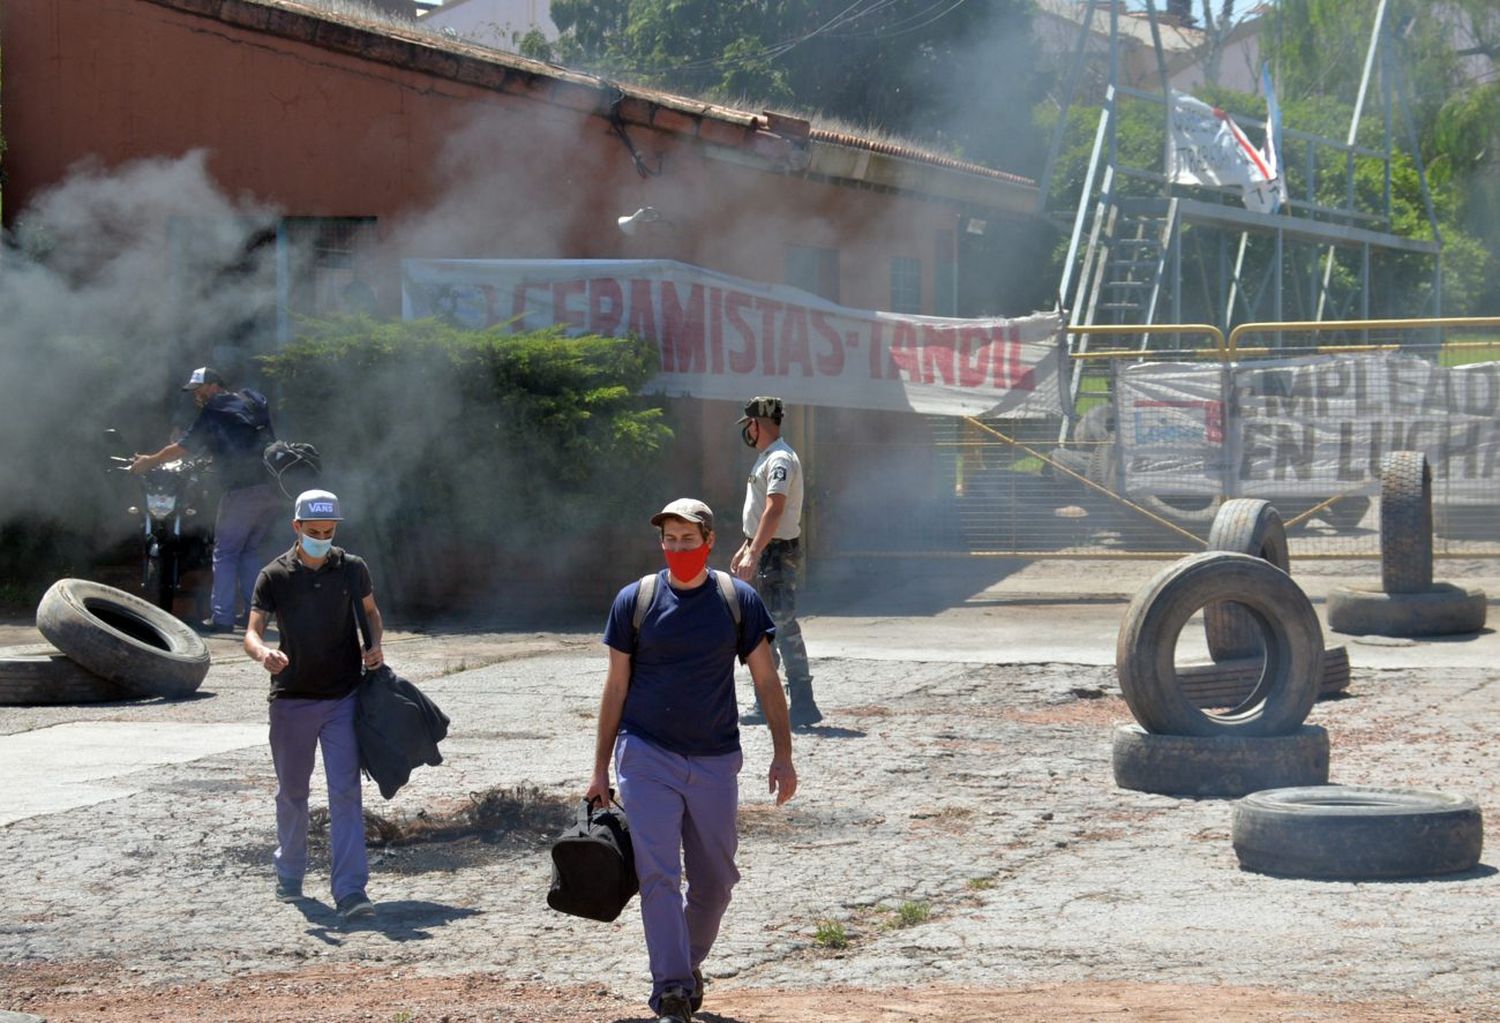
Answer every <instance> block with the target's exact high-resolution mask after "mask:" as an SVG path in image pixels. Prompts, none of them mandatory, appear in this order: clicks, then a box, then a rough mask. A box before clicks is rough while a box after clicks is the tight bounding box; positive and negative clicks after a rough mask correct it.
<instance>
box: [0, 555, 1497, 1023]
mask: <svg viewBox="0 0 1500 1023" xmlns="http://www.w3.org/2000/svg"><path fill="white" fill-rule="evenodd" d="M1068 567H1069V569H1070V570H1071V571H1073V572H1074V573H1075V575H1074V576H1073V577H1072V580H1071V581H1070V580H1069V579H1067V578H1063V577H1061V574H1060V573H1061V571H1062V570H1061V569H1053V570H1052V571H1051V573H1048V572H1045V571H1044V572H1042V573H1040V574H1032V575H1028V574H1026V573H1016V574H1015V575H1012V576H1009V577H1007V578H1005V579H1002V580H997V581H996V582H995V584H994V585H991V586H989V587H988V588H980V589H975V588H974V587H972V586H970V587H969V589H971V590H974V592H970V593H968V594H967V595H964V594H962V593H960V594H959V596H958V597H957V598H955V597H953V595H951V594H949V595H947V596H946V597H944V599H943V600H940V601H936V603H935V606H934V607H927V606H926V604H925V595H923V594H917V595H913V594H908V595H907V596H908V598H909V599H906V600H904V602H903V601H896V602H894V603H882V600H881V597H880V594H879V593H871V592H862V596H861V598H860V599H859V600H858V601H855V600H850V601H848V602H846V603H845V604H844V605H843V606H839V607H835V606H834V605H833V604H832V603H830V602H828V601H825V602H824V603H823V604H822V605H821V606H822V608H824V609H825V613H824V614H822V615H813V616H810V617H809V618H808V620H807V624H806V626H805V629H806V631H807V634H808V637H809V646H810V649H811V652H812V654H813V657H814V671H815V674H816V685H817V692H818V699H819V702H820V704H822V706H823V708H824V711H825V713H826V714H827V719H826V721H825V722H824V724H823V726H820V727H818V728H814V729H809V730H805V731H802V732H799V733H798V734H797V736H796V739H795V743H796V749H795V752H796V757H797V762H798V769H799V772H800V774H801V788H800V790H799V793H798V795H797V798H796V799H795V800H794V801H793V802H792V803H790V804H788V805H787V806H786V807H784V808H780V809H778V808H776V807H775V806H774V805H772V802H771V800H770V798H769V796H768V795H767V794H766V792H765V787H766V785H765V769H766V765H767V761H768V756H769V741H768V739H767V737H766V735H765V733H764V732H763V731H747V734H746V739H745V745H746V766H745V770H744V773H743V774H742V775H741V789H742V803H743V810H742V826H741V855H740V866H741V870H742V872H743V880H742V881H741V883H740V885H739V887H738V888H737V889H736V891H735V901H734V903H733V905H732V906H731V907H730V910H729V914H728V916H727V918H726V921H725V926H724V930H723V932H722V935H721V937H720V940H719V943H718V945H717V946H716V947H715V950H714V954H713V957H712V958H711V960H710V961H709V963H708V964H707V973H708V975H709V977H710V980H711V982H710V985H709V988H708V997H707V1001H706V1003H705V1007H704V1014H703V1017H702V1018H704V1019H707V1020H710V1021H742V1023H750V1021H771V1023H775V1021H781V1020H787V1021H791V1020H813V1021H828V1023H834V1021H881V1023H884V1021H888V1020H889V1021H897V1020H918V1019H920V1020H952V1021H963V1023H969V1021H973V1023H978V1021H981V1020H1094V1019H1098V1020H1105V1019H1110V1020H1114V1019H1121V1018H1130V1019H1137V1020H1179V1019H1181V1020H1186V1019H1200V1018H1205V1017H1207V1018H1213V1017H1218V1018H1221V1019H1227V1020H1254V1021H1259V1020H1267V1021H1269V1020H1289V1019H1318V1020H1350V1021H1353V1020H1358V1021H1375V1020H1381V1021H1389V1020H1395V1021H1407V1020H1438V1019H1443V1020H1455V1019H1457V1020H1488V1019H1500V985H1497V984H1496V983H1495V978H1496V977H1497V976H1500V939H1497V938H1496V936H1495V935H1496V934H1497V932H1500V929H1497V923H1500V921H1497V917H1500V875H1497V873H1496V871H1495V869H1494V867H1493V866H1492V865H1491V863H1492V861H1493V856H1492V855H1491V854H1488V853H1487V854H1486V855H1485V856H1483V857H1482V858H1481V865H1480V867H1479V868H1477V869H1475V870H1473V871H1470V872H1468V873H1465V874H1460V875H1455V876H1451V877H1446V878H1435V879H1429V880H1425V881H1410V882H1394V883H1349V882H1312V881H1296V880H1285V879H1275V878H1269V877H1264V876H1261V875H1256V874H1251V873H1247V872H1243V871H1241V870H1239V869H1238V866H1237V863H1236V860H1235V857H1234V853H1233V849H1232V847H1231V845H1230V842H1229V826H1230V814H1231V804H1230V803H1229V802H1228V801H1223V800H1188V799H1175V798H1170V797H1165V796H1157V795H1147V794H1142V793H1137V792H1130V791H1123V790H1120V789H1117V788H1116V787H1115V786H1114V783H1113V778H1112V775H1111V769H1110V738H1111V727H1112V725H1113V723H1115V722H1117V721H1123V720H1127V719H1128V717H1129V713H1128V711H1127V710H1126V708H1125V706H1124V704H1123V702H1122V701H1121V700H1120V699H1119V693H1118V689H1117V687H1116V684H1115V678H1114V671H1113V668H1112V666H1111V662H1112V660H1113V644H1114V638H1115V630H1116V629H1117V627H1118V623H1119V615H1120V611H1121V609H1122V607H1123V600H1122V599H1121V597H1123V596H1124V595H1125V593H1128V592H1129V591H1130V590H1131V589H1132V588H1133V579H1134V578H1135V577H1139V576H1141V572H1142V571H1143V570H1140V569H1136V568H1134V567H1128V568H1126V569H1124V570H1123V572H1122V574H1118V575H1111V576H1108V578H1109V579H1110V580H1111V585H1112V586H1117V587H1118V588H1119V590H1120V591H1121V592H1104V593H1098V594H1096V596H1095V597H1094V598H1093V599H1084V600H1078V601H1072V602H1069V601H1064V600H1060V599H1054V597H1053V596H1052V590H1053V589H1054V587H1055V588H1056V589H1057V590H1058V591H1059V592H1061V591H1065V590H1066V589H1067V588H1068V587H1069V586H1072V587H1073V588H1074V590H1075V592H1076V591H1077V589H1078V588H1079V584H1078V582H1077V576H1076V573H1077V571H1078V569H1079V567H1080V566H1077V565H1071V566H1068ZM1052 573H1056V576H1054V574H1052ZM1132 573H1134V576H1133V575H1132ZM1449 577H1450V578H1451V577H1452V576H1451V573H1450V576H1449ZM1101 578H1104V576H1101ZM1337 581H1338V580H1337V579H1329V580H1323V581H1319V582H1317V583H1314V584H1309V592H1310V593H1312V592H1313V590H1314V586H1319V587H1321V586H1322V585H1323V584H1324V582H1326V583H1327V584H1329V585H1331V584H1333V583H1335V582H1337ZM1095 589H1096V590H1097V589H1099V587H1095ZM1492 592H1494V591H1492ZM1315 599H1317V598H1316V596H1315ZM936 604H941V605H943V606H941V607H937V606H936ZM882 612H886V613H882ZM1043 622H1045V623H1046V628H1043V627H1042V625H1041V624H1040V623H1043ZM1049 630H1051V631H1049ZM1044 634H1045V635H1047V636H1051V635H1054V634H1056V635H1059V636H1066V637H1068V638H1067V639H1066V640H1050V639H1049V640H1045V641H1043V639H1042V638H1041V637H1042V636H1043V635H1044ZM0 640H3V641H4V642H6V643H21V642H34V641H35V640H34V636H31V637H28V635H27V631H26V630H25V629H23V628H13V629H8V630H7V629H0ZM211 647H212V649H213V651H214V655H215V663H214V666H213V668H212V670H211V672H210V674H209V677H208V680H207V681H206V682H205V685H204V692H205V693H206V694H209V695H204V696H201V697H200V698H199V699H195V700H189V701H184V702H179V703H163V702H160V701H146V702H141V703H128V704H108V705H99V706H94V707H64V708H0V736H3V737H4V738H15V737H19V736H21V735H22V734H23V733H33V734H36V735H50V734H56V735H58V736H59V741H66V736H67V735H68V732H67V731H66V730H65V729H59V730H56V731H54V732H51V733H47V732H38V730H40V729H48V728H54V729H56V727H57V726H61V725H65V724H67V723H73V722H92V723H122V724H119V725H115V726H113V727H125V724H123V723H130V722H158V723H171V724H175V725H178V726H181V727H182V728H191V727H192V726H194V725H199V724H229V723H241V724H243V723H255V722H263V721H264V720H265V702H264V692H265V677H264V672H263V671H262V669H260V668H259V667H258V666H257V665H255V664H253V663H251V662H249V661H248V660H246V659H244V657H243V655H242V654H241V653H239V651H238V649H237V645H236V644H235V643H234V642H232V641H225V640H223V639H219V638H216V639H215V640H214V641H213V642H212V643H211ZM1495 649H1496V642H1495V641H1492V637H1491V636H1489V635H1486V636H1481V637H1478V638H1477V639H1475V640H1474V641H1472V642H1467V643H1433V644H1421V643H1418V644H1391V643H1387V642H1381V641H1378V640H1371V641H1368V642H1351V643H1350V660H1351V663H1352V682H1351V685H1350V689H1349V695H1348V696H1347V697H1345V698H1343V699H1337V700H1328V701H1323V702H1320V703H1319V704H1318V705H1317V706H1316V708H1315V709H1314V711H1313V713H1312V716H1311V718H1310V722H1311V723H1314V724H1320V725H1323V726H1324V727H1326V728H1327V729H1328V731H1329V733H1330V737H1331V742H1332V771H1331V774H1332V780H1333V781H1335V782H1343V783H1353V784H1369V785H1380V786H1392V787H1415V788H1426V789H1437V790H1442V791H1450V792H1456V793H1461V794H1464V795H1467V796H1470V797H1471V798H1473V799H1474V800H1476V802H1478V804H1479V805H1480V807H1481V809H1482V810H1483V812H1484V814H1485V817H1486V818H1487V819H1488V820H1489V821H1491V822H1493V821H1495V820H1497V819H1500V818H1497V817H1496V810H1497V808H1500V742H1497V741H1496V740H1497V738H1500V735H1497V733H1500V712H1497V710H1496V706H1497V702H1500V681H1497V679H1500V675H1497V674H1496V673H1495V670H1494V668H1493V664H1494V663H1495V658H1494V653H1495ZM1049 652H1050V653H1053V654H1055V656H1051V657H1049V656H1047V654H1048V653H1049ZM387 656H388V659H389V660H390V662H391V663H392V664H393V665H394V666H395V667H396V668H397V670H399V671H401V672H402V673H403V674H406V675H407V676H408V677H410V678H412V679H413V680H415V681H417V682H419V683H420V684H421V685H422V686H423V689H424V691H426V692H428V693H429V694H430V695H431V696H432V697H433V698H434V699H435V700H436V701H437V702H438V703H439V704H440V705H441V706H442V707H443V708H444V710H445V711H447V713H448V714H449V715H450V716H451V717H452V718H453V721H454V727H453V731H452V734H451V735H450V737H449V739H448V740H447V741H446V742H445V743H444V745H443V751H444V754H445V756H446V758H447V761H446V763H445V764H443V765H442V766H440V767H437V768H423V769H420V770H419V771H418V772H417V773H416V774H415V775H414V776H413V781H412V784H411V785H410V786H409V787H408V788H406V789H404V790H403V791H402V792H401V793H400V794H399V795H398V796H397V798H396V799H395V800H393V801H391V802H389V803H386V802H384V801H382V800H381V799H380V798H379V795H378V793H376V792H375V791H374V789H373V786H368V785H367V786H366V808H367V810H370V811H373V812H375V813H377V814H380V815H381V816H382V817H383V818H387V819H389V820H391V821H397V822H405V823H407V824H413V823H414V822H420V821H424V820H425V821H427V822H429V823H431V822H453V821H459V820H463V819H467V817H466V815H468V816H472V813H470V811H471V809H472V808H473V807H474V806H475V798H477V797H476V796H471V794H480V793H486V792H489V793H495V792H498V793H502V794H506V795H507V798H511V799H512V800H513V805H512V804H508V805H511V806H512V811H513V812H511V813H510V814H509V817H508V819H507V820H502V821H499V822H498V823H497V824H496V826H495V827H494V828H492V829H490V830H488V831H484V832H483V833H472V832H471V833H469V834H463V833H455V831H454V829H452V828H449V829H447V830H444V829H443V828H439V827H433V828H431V829H429V830H430V831H431V832H432V833H431V834H430V835H429V838H428V840H426V841H415V842H412V843H409V844H404V845H394V846H388V847H379V846H376V847H372V860H373V869H372V880H371V885H370V894H371V895H372V897H374V898H375V899H376V900H377V902H378V903H379V904H380V912H379V915H378V917H377V919H376V921H375V922H374V923H373V924H371V925H369V926H362V927H359V928H357V929H352V930H346V929H343V928H341V927H339V926H338V924H337V921H336V918H335V917H334V915H333V913H332V910H331V908H330V906H329V903H330V901H331V899H330V896H329V894H328V892H327V890H326V888H327V884H326V861H324V860H322V859H321V858H320V853H318V852H317V851H316V850H315V858H314V866H313V871H312V873H311V874H310V875H309V878H308V884H307V889H306V890H307V892H308V893H309V895H312V896H314V900H309V901H306V902H304V903H302V904H301V905H283V904H280V903H277V902H275V901H273V899H272V898H271V884H272V874H271V869H270V865H269V855H270V851H271V847H272V845H273V808H272V796H273V793H274V778H273V776H272V771H271V765H270V760H269V755H268V752H267V749H266V748H265V746H264V745H263V743H256V744H253V745H242V746H236V747H235V748H232V749H227V750H225V751H223V752H220V753H215V754H212V755H207V756H203V757H200V758H198V759H193V760H189V761H186V762H180V763H172V764H165V765H162V766H157V767H152V768H149V769H146V770H140V771H135V772H133V773H131V774H129V775H126V776H124V777H120V778H116V779H113V780H112V781H113V784H116V785H117V786H118V787H119V791H118V792H117V793H116V794H114V795H113V796H111V797H110V798H104V799H102V800H100V801H97V802H93V803H90V804H89V805H84V806H75V807H71V808H68V809H62V810H59V811H57V812H50V813H43V814H39V815H36V816H29V817H26V818H24V819H21V820H17V821H14V822H13V823H10V824H8V825H5V826H0V862H3V863H4V864H5V865H6V869H5V870H4V871H0V1009H11V1010H16V1011H25V1012H30V1013H36V1014H39V1015H43V1016H45V1017H47V1018H49V1019H52V1020H74V1019H80V1020H81V1019H90V1020H98V1019H111V1020H148V1019H174V1020H181V1019H204V1020H208V1019H213V1020H247V1021H248V1020H266V1019H276V1020H318V1021H324V1020H336V1021H343V1020H350V1021H353V1020H389V1021H407V1023H412V1021H417V1020H432V1021H438V1020H444V1019H446V1020H449V1021H455V1023H456V1021H467V1020H549V1021H550V1020H556V1021H574V1020H577V1021H582V1020H601V1019H602V1020H617V1021H626V1020H632V1021H633V1020H642V1019H645V1018H647V1017H646V1011H645V1009H644V1007H643V1006H642V1005H641V1000H642V995H643V993H644V990H645V987H646V961H645V954H644V946H643V942H642V939H641V933H640V923H639V918H638V916H637V913H636V909H635V905H634V904H632V906H631V907H630V908H629V909H627V911H626V913H625V914H624V915H623V916H622V917H621V919H620V920H619V921H617V922H616V923H614V924H609V925H604V924H596V923H590V922H587V921H581V920H575V919H572V918H567V917H562V916H559V915H557V914H555V913H552V912H551V911H550V910H548V909H547V908H546V906H545V903H544V896H545V892H546V888H547V882H548V876H549V866H548V862H547V858H546V843H547V840H548V839H549V838H550V837H551V834H552V833H553V832H554V831H556V830H559V829H560V828H561V827H562V826H563V825H564V824H565V822H566V820H567V817H568V815H569V814H570V812H571V807H572V804H573V801H575V800H576V799H577V798H578V797H579V795H581V791H582V787H583V785H584V784H585V782H586V774H587V768H588V765H589V763H590V759H591V751H592V743H593V717H594V712H595V707H596V704H597V699H598V691H599V687H600V684H601V681H602V672H603V663H604V658H603V653H602V650H601V648H600V647H599V644H598V640H597V635H596V633H595V632H593V631H592V630H591V629H585V628H579V629H577V630H570V631H562V632H554V633H545V634H540V633H482V632H473V631H469V632H449V633H444V634H435V633H425V634H424V633H416V632H401V631H397V632H396V633H395V635H394V636H393V637H392V639H391V641H390V642H389V643H388V646H387ZM741 682H742V699H745V700H748V692H749V690H748V679H747V678H742V679H741ZM0 748H5V747H3V746H0ZM18 770H19V769H18V766H17V765H14V764H7V775H10V776H11V777H12V778H15V777H17V776H18ZM20 773H21V774H24V771H21V772H20ZM12 784H14V782H12ZM314 805H315V806H316V805H318V792H317V786H316V785H315V786H314ZM523 810H524V812H522V811H523ZM419 830H420V829H419Z"/></svg>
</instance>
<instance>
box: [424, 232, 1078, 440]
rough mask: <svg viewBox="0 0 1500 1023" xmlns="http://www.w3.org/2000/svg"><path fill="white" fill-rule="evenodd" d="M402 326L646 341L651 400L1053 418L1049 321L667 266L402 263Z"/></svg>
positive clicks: (1053, 345)
mask: <svg viewBox="0 0 1500 1023" xmlns="http://www.w3.org/2000/svg"><path fill="white" fill-rule="evenodd" d="M402 269H403V287H402V311H403V315H404V316H405V317H406V318H407V319H418V318H422V317H427V316H442V317H445V318H448V319H452V320H454V321H456V322H458V323H460V324H462V325H464V326H467V327H471V328H476V329H477V328H484V327H491V326H495V325H497V324H504V325H506V326H507V327H508V329H510V330H513V331H520V330H534V329H539V328H542V327H548V326H552V325H554V324H555V325H560V326H562V327H564V328H565V329H566V330H568V331H569V332H570V333H579V334H581V333H592V334H602V335H605V336H609V337H620V336H624V335H627V334H632V335H635V336H637V337H641V338H644V339H647V340H650V341H652V342H654V343H655V344H656V345H657V346H658V349H659V351H660V353H661V372H660V373H659V374H658V376H657V377H656V378H655V379H654V380H653V381H652V382H651V384H650V385H649V386H648V388H647V391H648V392H649V393H656V394H668V395H677V396H689V397H694V398H708V399H722V400H726V401H737V402H742V401H744V400H745V398H746V397H747V396H749V395H752V394H776V395H780V396H781V397H782V398H784V399H785V400H786V401H787V402H789V403H791V404H794V405H824V406H835V407H841V408H860V409H873V410H877V411H898V412H921V413H926V414H931V415H955V416H956V415H972V416H1010V417H1023V416H1044V415H1058V414H1060V413H1061V410H1062V402H1061V396H1062V374H1061V368H1062V366H1063V349H1062V341H1061V337H1060V334H1059V330H1060V328H1061V326H1062V318H1061V316H1060V314H1057V313H1037V314H1034V315H1031V316H1026V317H1020V318H1014V319H1000V318H988V319H951V318H947V317H937V316H915V315H906V314H899V313H887V312H875V311H870V310H863V309H849V308H845V307H843V306H840V305H836V304H834V303H832V302H828V301H826V300H824V299H821V298H819V297H817V296H816V295H812V294H809V293H808V292H805V291H801V290H798V289H796V288H791V287H778V286H774V285H764V284H757V283H755V282H752V281H747V280H742V279H740V278H736V277H730V276H727V275H725V274H719V273H715V272H713V271H710V270H704V269H702V268H700V267H694V266H688V265H686V264H683V263H675V262H670V261H667V260H506V259H495V260H458V259H409V260H405V261H404V262H403V264H402Z"/></svg>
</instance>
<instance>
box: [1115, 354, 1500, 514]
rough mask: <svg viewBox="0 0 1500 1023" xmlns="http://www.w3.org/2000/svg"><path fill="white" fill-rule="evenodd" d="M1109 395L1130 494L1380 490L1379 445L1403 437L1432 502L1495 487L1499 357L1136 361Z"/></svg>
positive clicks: (1499, 463) (1383, 449)
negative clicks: (1419, 461) (1427, 477)
mask: <svg viewBox="0 0 1500 1023" xmlns="http://www.w3.org/2000/svg"><path fill="white" fill-rule="evenodd" d="M1116 400H1117V401H1118V402H1119V410H1120V411H1119V414H1118V416H1117V419H1118V422H1119V423H1120V430H1119V441H1120V444H1121V448H1122V452H1121V454H1122V458H1123V464H1124V471H1125V488H1126V491H1127V493H1134V494H1141V493H1152V494H1161V495H1169V494H1225V495H1228V496H1234V497H1265V498H1273V497H1294V496H1304V497H1317V498H1323V497H1328V496H1330V495H1333V494H1377V493H1379V491H1380V460H1381V457H1382V456H1383V455H1385V454H1386V453H1387V452H1391V451H1409V450H1410V451H1422V452H1425V453H1426V455H1427V459H1428V462H1429V463H1430V464H1431V465H1432V470H1433V479H1434V481H1435V485H1436V486H1437V488H1438V492H1439V496H1440V498H1441V499H1442V500H1443V501H1446V502H1450V503H1483V502H1486V501H1489V502H1492V501H1494V500H1495V499H1496V498H1497V496H1500V475H1497V474H1500V363H1495V362H1486V363H1475V364H1472V365H1467V366H1457V367H1452V368H1448V367H1443V366H1438V365H1435V364H1433V363H1431V362H1428V361H1426V360H1425V359H1419V358H1416V357H1414V356H1409V355H1399V354H1387V355H1370V356H1361V355H1323V356H1308V357H1306V358H1299V359H1288V360H1278V361H1275V362H1257V363H1238V364H1235V365H1233V366H1232V367H1228V368H1225V367H1219V366H1199V365H1194V366H1182V365H1177V364H1162V363H1157V364H1140V365H1136V366H1131V367H1127V368H1126V369H1124V370H1123V371H1122V372H1121V373H1120V374H1119V378H1118V381H1117V388H1116ZM1215 409H1217V412H1216V411H1215ZM1216 416H1219V417H1222V418H1220V419H1219V420H1218V423H1219V424H1220V425H1219V426H1217V427H1216V426H1215V417H1216Z"/></svg>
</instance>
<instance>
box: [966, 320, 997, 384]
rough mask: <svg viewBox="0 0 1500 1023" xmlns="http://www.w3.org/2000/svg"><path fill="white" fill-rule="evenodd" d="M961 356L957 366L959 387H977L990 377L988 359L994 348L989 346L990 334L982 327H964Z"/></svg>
mask: <svg viewBox="0 0 1500 1023" xmlns="http://www.w3.org/2000/svg"><path fill="white" fill-rule="evenodd" d="M962 338H963V340H962V341H961V342H960V344H961V345H962V346H963V355H962V356H961V357H960V360H959V365H958V383H959V386H961V387H979V386H980V385H981V384H983V383H984V379H985V377H987V376H989V375H990V357H991V355H992V354H993V352H994V347H993V346H992V345H991V344H990V332H989V331H987V330H985V329H984V328H983V327H965V328H963V331H962Z"/></svg>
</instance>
